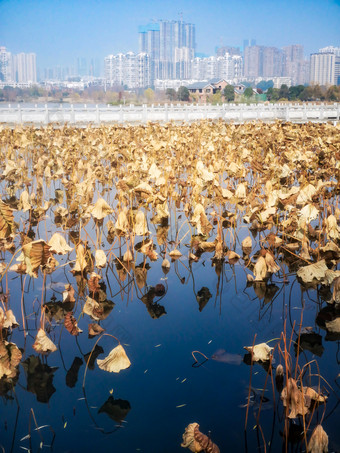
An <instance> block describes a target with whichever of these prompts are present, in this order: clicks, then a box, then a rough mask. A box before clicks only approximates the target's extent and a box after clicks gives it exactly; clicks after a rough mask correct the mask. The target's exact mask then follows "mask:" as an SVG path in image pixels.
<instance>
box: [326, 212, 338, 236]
mask: <svg viewBox="0 0 340 453" xmlns="http://www.w3.org/2000/svg"><path fill="white" fill-rule="evenodd" d="M325 224H326V232H327V234H328V236H329V237H330V238H331V239H333V241H335V240H336V239H340V228H339V227H338V224H337V220H336V217H335V216H334V215H333V214H331V215H329V216H328V217H327V218H326V219H325Z"/></svg>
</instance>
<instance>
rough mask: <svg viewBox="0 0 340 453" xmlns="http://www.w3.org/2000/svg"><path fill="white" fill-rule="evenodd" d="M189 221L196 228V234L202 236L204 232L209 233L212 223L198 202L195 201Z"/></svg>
mask: <svg viewBox="0 0 340 453" xmlns="http://www.w3.org/2000/svg"><path fill="white" fill-rule="evenodd" d="M190 223H191V224H192V225H193V226H195V227H196V228H197V234H199V235H203V236H204V235H205V234H209V232H210V230H211V229H212V225H211V223H210V222H209V220H208V218H207V216H206V213H205V210H204V207H203V206H202V205H201V204H200V203H197V205H196V206H195V210H194V213H193V216H192V218H191V220H190Z"/></svg>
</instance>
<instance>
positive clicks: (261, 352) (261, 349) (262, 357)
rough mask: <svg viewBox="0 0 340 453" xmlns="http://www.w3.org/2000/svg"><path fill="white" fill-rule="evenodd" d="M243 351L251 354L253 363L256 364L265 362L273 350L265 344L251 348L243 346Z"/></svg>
mask: <svg viewBox="0 0 340 453" xmlns="http://www.w3.org/2000/svg"><path fill="white" fill-rule="evenodd" d="M244 349H245V350H246V351H248V352H250V354H251V353H253V361H254V362H258V361H262V362H265V361H266V360H269V359H270V354H271V351H272V350H273V349H274V348H271V347H270V346H268V345H267V343H260V344H256V345H255V346H254V347H253V346H244Z"/></svg>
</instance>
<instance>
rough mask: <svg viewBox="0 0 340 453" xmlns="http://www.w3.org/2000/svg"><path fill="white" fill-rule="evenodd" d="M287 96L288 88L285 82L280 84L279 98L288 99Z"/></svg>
mask: <svg viewBox="0 0 340 453" xmlns="http://www.w3.org/2000/svg"><path fill="white" fill-rule="evenodd" d="M288 97H289V88H288V86H287V85H286V84H283V85H281V88H280V90H279V99H282V98H285V99H288Z"/></svg>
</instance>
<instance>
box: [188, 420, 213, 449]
mask: <svg viewBox="0 0 340 453" xmlns="http://www.w3.org/2000/svg"><path fill="white" fill-rule="evenodd" d="M182 437H183V442H182V443H181V447H184V448H188V449H189V450H190V451H192V452H193V453H199V452H201V451H202V452H203V451H204V452H206V453H220V449H219V448H218V446H217V445H216V444H214V443H213V441H212V440H211V439H210V438H209V437H208V436H206V435H205V434H203V433H201V432H200V430H199V424H198V423H190V424H189V425H188V426H187V427H186V428H185V432H184V434H183V436H182Z"/></svg>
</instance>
